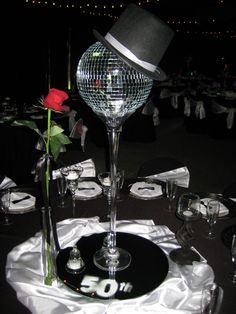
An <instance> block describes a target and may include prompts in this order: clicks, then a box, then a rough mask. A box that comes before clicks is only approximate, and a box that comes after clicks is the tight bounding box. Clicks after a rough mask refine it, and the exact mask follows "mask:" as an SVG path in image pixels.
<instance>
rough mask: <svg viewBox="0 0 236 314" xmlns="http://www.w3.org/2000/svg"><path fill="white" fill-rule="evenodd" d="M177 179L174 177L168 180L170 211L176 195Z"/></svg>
mask: <svg viewBox="0 0 236 314" xmlns="http://www.w3.org/2000/svg"><path fill="white" fill-rule="evenodd" d="M176 192H177V181H176V180H175V179H173V178H168V179H167V180H166V196H167V198H168V199H169V206H168V212H172V202H173V200H174V199H175V197H176Z"/></svg>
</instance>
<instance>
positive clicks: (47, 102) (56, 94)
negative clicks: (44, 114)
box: [43, 88, 69, 111]
mask: <svg viewBox="0 0 236 314" xmlns="http://www.w3.org/2000/svg"><path fill="white" fill-rule="evenodd" d="M68 98H69V96H68V95H67V93H65V92H64V91H62V90H59V89H56V88H51V89H49V92H48V95H47V96H46V97H45V98H44V100H43V104H44V107H45V108H48V109H53V110H55V111H68V106H62V104H63V102H64V101H65V100H66V99H68Z"/></svg>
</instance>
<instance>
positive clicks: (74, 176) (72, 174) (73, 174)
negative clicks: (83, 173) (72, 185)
mask: <svg viewBox="0 0 236 314" xmlns="http://www.w3.org/2000/svg"><path fill="white" fill-rule="evenodd" d="M78 177H79V176H78V174H77V172H76V171H70V172H69V174H68V176H67V179H68V180H76V179H78Z"/></svg>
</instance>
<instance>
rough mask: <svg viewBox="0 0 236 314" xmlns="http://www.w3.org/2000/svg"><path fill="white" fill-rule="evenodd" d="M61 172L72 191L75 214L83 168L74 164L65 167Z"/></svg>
mask: <svg viewBox="0 0 236 314" xmlns="http://www.w3.org/2000/svg"><path fill="white" fill-rule="evenodd" d="M61 172H62V174H63V175H64V176H65V178H66V182H67V188H68V189H69V191H70V192H71V196H72V205H73V214H74V213H75V201H76V198H75V191H76V190H77V188H78V184H79V180H80V176H81V174H82V172H83V168H82V167H81V166H78V165H72V166H68V167H65V168H63V169H62V170H61Z"/></svg>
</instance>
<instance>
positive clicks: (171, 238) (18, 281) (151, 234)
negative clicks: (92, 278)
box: [6, 217, 214, 314]
mask: <svg viewBox="0 0 236 314" xmlns="http://www.w3.org/2000/svg"><path fill="white" fill-rule="evenodd" d="M108 227H109V223H99V221H98V218H97V217H91V218H86V219H67V220H64V221H61V222H59V223H58V224H57V232H58V238H59V241H60V245H61V248H62V249H64V248H65V247H68V246H73V245H74V244H75V243H76V242H77V241H78V239H79V238H80V237H82V236H89V235H91V234H93V233H100V232H104V231H105V230H108ZM116 228H117V231H118V232H128V233H132V234H136V235H139V236H142V237H144V238H146V239H149V240H150V241H153V242H154V243H156V244H158V246H159V247H160V248H161V249H162V250H163V251H164V252H165V254H166V255H167V256H168V255H169V252H170V251H171V250H173V249H175V248H178V247H179V246H178V244H177V241H176V239H175V235H174V234H173V232H171V231H170V230H169V228H168V227H167V226H162V225H157V226H155V225H154V223H153V221H151V220H120V221H119V220H118V221H117V225H116ZM41 240H42V236H41V233H40V232H38V233H37V234H36V235H35V236H34V237H32V238H30V239H28V240H27V241H25V242H23V243H22V244H20V245H18V246H16V247H15V248H13V249H12V251H11V252H10V253H9V254H8V257H7V263H6V278H7V281H8V283H9V284H10V285H11V286H12V287H13V288H14V289H15V290H16V292H17V298H18V299H19V300H20V302H22V303H23V304H24V305H25V306H26V307H27V308H28V309H29V310H30V312H31V313H34V314H42V313H63V314H69V313H72V312H73V313H78V314H79V313H81V314H82V313H83V314H95V313H96V314H104V313H107V314H115V313H119V314H127V313H130V314H131V313H132V314H137V313H139V314H146V313H150V314H151V313H153V314H154V313H155V314H164V313H166V314H174V313H176V314H193V313H200V306H201V294H202V287H203V286H204V285H205V284H207V283H212V282H213V281H214V273H213V270H212V268H211V267H210V266H209V265H208V264H207V263H206V262H203V261H201V262H194V263H193V265H186V266H182V267H179V266H177V265H176V264H175V263H174V262H172V261H171V260H170V259H169V272H168V275H167V277H166V279H165V281H164V282H163V283H162V284H161V285H160V286H159V287H157V288H156V289H155V290H153V291H151V292H150V293H147V294H145V295H143V296H141V297H138V298H134V299H127V300H113V299H111V300H100V299H92V298H88V297H87V296H84V295H82V294H80V293H76V292H75V291H73V290H70V289H68V287H66V286H64V285H63V284H62V283H60V282H58V285H55V286H46V285H44V283H43V267H42V263H41V250H42V241H41ZM156 271H157V272H158V265H157V267H156ZM153 275H154V276H155V273H154V274H153ZM93 283H94V282H93Z"/></svg>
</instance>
